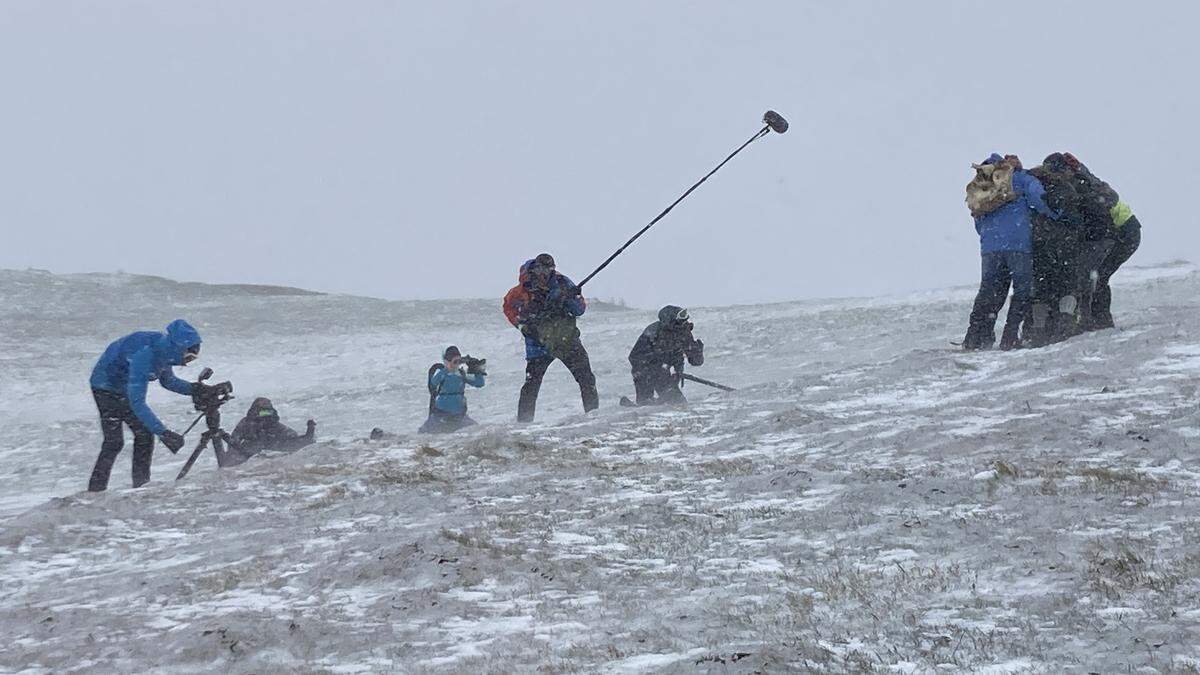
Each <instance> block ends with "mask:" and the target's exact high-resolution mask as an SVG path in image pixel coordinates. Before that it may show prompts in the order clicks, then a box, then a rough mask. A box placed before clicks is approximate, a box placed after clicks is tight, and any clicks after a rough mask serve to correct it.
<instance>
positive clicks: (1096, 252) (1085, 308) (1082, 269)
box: [1075, 239, 1116, 332]
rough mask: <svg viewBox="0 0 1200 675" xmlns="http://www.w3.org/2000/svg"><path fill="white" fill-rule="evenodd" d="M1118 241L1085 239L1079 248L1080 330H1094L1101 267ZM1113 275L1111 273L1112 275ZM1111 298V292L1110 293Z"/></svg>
mask: <svg viewBox="0 0 1200 675" xmlns="http://www.w3.org/2000/svg"><path fill="white" fill-rule="evenodd" d="M1115 243H1116V241H1114V240H1112V239H1101V240H1100V241H1085V242H1083V244H1082V246H1081V247H1080V250H1079V269H1078V272H1079V273H1078V277H1077V278H1078V287H1077V290H1076V293H1075V299H1076V300H1078V307H1079V309H1078V310H1077V314H1078V316H1079V328H1078V331H1079V332H1082V331H1085V330H1092V325H1093V323H1094V317H1093V316H1092V309H1093V306H1094V305H1093V303H1094V302H1095V301H1096V292H1097V290H1098V289H1099V287H1100V269H1101V267H1103V266H1104V261H1105V260H1106V259H1107V258H1108V254H1109V251H1111V250H1112V248H1113V245H1114V244H1115ZM1110 276H1111V275H1110ZM1109 297H1110V300H1111V293H1110V296H1109Z"/></svg>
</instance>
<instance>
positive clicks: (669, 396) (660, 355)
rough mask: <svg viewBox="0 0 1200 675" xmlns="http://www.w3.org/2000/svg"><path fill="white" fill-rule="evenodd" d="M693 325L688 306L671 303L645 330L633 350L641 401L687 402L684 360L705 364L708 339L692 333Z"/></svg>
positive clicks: (634, 378)
mask: <svg viewBox="0 0 1200 675" xmlns="http://www.w3.org/2000/svg"><path fill="white" fill-rule="evenodd" d="M692 329H693V326H692V323H691V321H689V317H688V311H687V310H686V309H683V308H682V307H676V306H674V305H667V306H666V307H663V308H662V309H661V310H659V312H658V321H655V322H654V323H652V324H650V325H649V326H646V330H644V331H642V334H641V336H640V337H638V340H637V342H636V343H635V344H634V345H633V349H632V350H631V351H630V352H629V364H630V365H631V366H633V387H634V390H635V391H636V392H637V404H638V405H656V404H662V403H669V404H681V403H687V399H685V398H684V396H683V391H682V390H681V389H680V388H679V382H680V380H681V379H682V378H683V361H684V359H685V358H686V359H687V361H688V363H690V364H691V365H693V366H700V365H703V364H704V343H703V342H701V341H699V340H697V339H695V338H694V337H692Z"/></svg>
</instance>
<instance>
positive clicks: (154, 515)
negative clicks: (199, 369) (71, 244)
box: [0, 264, 1200, 673]
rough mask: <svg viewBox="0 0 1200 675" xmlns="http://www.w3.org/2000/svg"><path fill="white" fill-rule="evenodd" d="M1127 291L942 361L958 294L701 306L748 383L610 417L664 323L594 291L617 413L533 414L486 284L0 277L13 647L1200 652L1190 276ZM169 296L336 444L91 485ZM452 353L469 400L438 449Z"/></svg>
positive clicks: (180, 402) (441, 652)
mask: <svg viewBox="0 0 1200 675" xmlns="http://www.w3.org/2000/svg"><path fill="white" fill-rule="evenodd" d="M1118 279H1119V281H1120V283H1118V284H1117V287H1116V296H1117V298H1116V310H1117V311H1116V317H1117V321H1118V323H1119V324H1120V326H1121V328H1120V329H1119V330H1110V331H1104V332H1101V333H1097V334H1092V335H1088V336H1085V337H1081V338H1077V339H1074V340H1071V341H1069V342H1067V343H1064V344H1060V345H1055V346H1052V347H1049V348H1046V349H1042V350H1036V351H1020V352H1015V353H999V352H988V353H976V354H961V353H957V352H953V351H952V350H950V349H949V345H948V340H950V339H957V338H958V337H960V335H961V333H962V331H963V328H964V326H965V318H966V314H967V311H968V308H969V302H970V298H971V294H972V293H971V289H969V288H960V289H950V290H947V291H944V292H936V293H923V294H916V295H911V296H906V297H897V298H881V299H864V300H837V301H810V302H797V303H786V304H777V305H765V306H747V307H733V308H719V309H717V308H712V309H706V308H699V309H694V310H693V315H694V317H695V320H696V324H697V334H698V336H700V337H702V338H703V339H704V340H705V342H706V344H707V345H708V350H709V363H708V364H707V365H705V366H704V367H703V368H702V369H699V370H697V374H700V375H703V376H706V377H710V378H712V379H715V380H718V381H723V382H728V383H729V384H733V385H735V386H738V387H740V388H741V390H740V391H739V392H737V393H735V394H717V393H711V392H710V391H707V390H705V389H703V388H702V387H698V386H697V387H693V386H689V387H688V388H687V393H688V394H689V396H691V397H692V401H693V404H692V405H691V406H690V407H689V408H687V409H678V410H630V409H622V408H620V407H618V406H617V405H616V399H617V397H618V396H619V395H621V394H627V393H630V392H631V389H632V385H631V383H630V381H629V377H628V365H627V362H626V361H625V354H626V353H627V350H628V348H629V346H630V345H631V343H632V341H633V340H634V339H635V338H636V336H637V333H638V331H640V330H641V328H642V327H643V326H644V325H645V324H646V323H648V322H649V321H650V320H651V318H652V316H653V314H654V312H653V311H643V310H623V309H617V308H596V310H595V311H593V312H591V313H589V315H588V316H587V318H586V320H585V321H584V322H582V328H583V331H584V337H585V343H586V344H587V346H588V348H589V350H590V351H591V353H592V361H593V365H594V366H595V369H596V372H597V375H598V378H599V385H600V390H601V395H602V397H603V407H602V409H601V410H600V411H599V412H598V413H596V414H593V415H590V416H585V415H582V414H581V413H580V412H579V398H578V389H577V388H576V387H575V386H574V382H573V381H572V380H571V379H570V377H569V375H568V374H567V373H566V371H565V369H562V368H561V366H555V367H554V368H553V369H552V370H551V372H550V374H549V375H548V376H547V382H546V386H545V388H544V389H543V393H542V399H541V408H540V410H539V413H540V416H539V422H538V423H537V424H534V425H531V426H526V427H517V426H516V425H514V424H513V423H512V418H513V416H514V413H515V407H516V392H517V388H518V387H519V385H520V382H521V381H522V379H523V375H522V367H523V361H522V358H521V347H520V342H519V336H518V335H517V333H516V332H515V331H513V330H512V329H511V328H509V327H508V326H507V324H506V323H505V322H504V320H503V317H502V316H501V315H500V312H499V307H498V305H499V300H498V299H497V300H492V301H461V302H459V301H456V302H447V303H433V302H419V303H418V302H384V301H380V300H370V299H364V298H352V297H343V296H325V295H306V294H300V293H297V292H293V291H288V290H286V289H270V288H254V287H214V286H203V285H195V284H176V283H174V282H168V281H165V280H158V279H151V278H145V277H133V276H117V275H79V276H54V275H49V274H44V273H37V272H12V271H5V272H0V364H2V370H0V429H2V430H3V434H2V435H0V462H2V466H3V471H4V474H5V476H6V480H5V481H3V484H0V514H3V515H0V528H2V533H0V629H2V630H3V632H4V634H5V640H4V646H3V647H2V648H0V670H3V671H6V672H8V671H18V672H19V671H28V672H56V673H58V672H123V673H125V672H145V671H160V672H173V673H177V672H183V673H186V672H196V673H209V672H238V673H243V672H244V673H250V672H253V673H293V672H329V673H355V672H363V673H377V672H384V673H386V672H431V671H432V672H438V671H446V672H463V673H479V672H513V671H532V670H537V669H542V670H545V671H548V672H563V671H583V672H636V671H647V670H650V671H662V670H666V671H674V670H682V671H688V672H692V671H700V672H705V671H712V672H751V671H756V670H758V671H764V672H782V671H812V670H824V671H842V672H864V671H873V670H874V671H880V672H933V671H935V670H943V669H944V670H950V671H957V670H964V669H972V670H976V671H978V672H988V673H1015V672H1081V673H1082V672H1089V671H1095V672H1118V671H1120V672H1125V671H1127V670H1128V671H1138V669H1139V668H1141V669H1147V670H1145V672H1195V671H1196V670H1197V669H1200V666H1198V664H1200V578H1198V575H1200V501H1198V499H1200V469H1197V464H1196V460H1195V453H1196V448H1197V445H1198V444H1200V415H1198V414H1197V406H1196V400H1197V398H1196V393H1197V376H1198V375H1200V339H1197V337H1196V336H1197V335H1200V314H1198V313H1197V311H1196V310H1197V297H1198V295H1200V273H1197V272H1196V271H1194V269H1193V268H1192V267H1191V266H1188V265H1182V264H1181V265H1170V266H1162V267H1157V268H1145V269H1130V270H1128V271H1123V272H1122V273H1121V275H1120V276H1119V277H1118ZM663 300H664V301H668V300H670V299H669V298H664V299H663ZM177 316H183V317H187V318H189V319H190V320H192V321H193V322H194V323H195V324H196V325H197V326H198V327H199V328H200V330H201V333H202V334H203V335H204V337H205V344H204V352H203V356H202V359H201V361H200V362H199V363H198V364H197V366H204V365H208V366H211V367H213V368H214V369H215V370H216V372H217V378H218V379H231V380H233V382H234V384H235V387H236V393H237V394H238V396H239V398H238V399H237V400H236V401H235V402H234V403H233V404H231V406H230V410H229V411H227V412H226V415H227V417H228V418H230V419H229V422H230V424H229V425H228V426H232V423H233V422H234V421H235V418H236V416H238V415H239V414H240V413H242V412H244V409H245V407H246V406H248V405H249V401H250V400H251V399H252V398H253V397H254V396H259V395H266V396H270V397H272V398H273V399H274V400H275V402H276V404H277V405H278V406H279V408H280V409H281V411H282V414H283V416H284V421H285V422H290V423H292V424H293V426H298V427H303V421H304V419H305V418H307V417H315V418H317V420H318V421H319V423H320V427H319V429H318V432H319V434H320V436H321V437H322V438H323V439H328V440H324V441H323V442H322V443H320V444H319V445H318V446H316V447H314V448H310V449H308V450H305V451H302V452H300V453H297V454H295V455H292V456H287V457H277V458H272V459H264V460H261V461H253V462H251V463H249V464H247V465H245V466H242V467H238V468H235V469H230V470H224V471H217V470H216V469H215V467H214V462H213V460H212V457H211V455H210V456H206V457H204V458H203V459H202V460H201V462H200V463H199V464H198V466H197V469H196V470H195V471H193V473H192V474H191V475H190V476H189V477H188V478H187V480H185V481H183V482H181V483H179V484H176V483H174V482H173V481H172V480H171V479H172V478H173V477H174V474H175V473H176V472H177V470H178V468H179V466H180V465H181V463H182V461H183V457H182V455H184V454H186V452H185V453H181V455H180V456H172V455H170V454H168V453H166V452H165V451H163V450H161V449H160V450H159V451H158V453H157V456H156V458H155V462H156V464H155V470H154V481H153V482H152V483H151V485H149V486H147V487H146V488H144V489H141V490H136V491H135V490H129V489H128V485H129V458H128V453H126V454H125V455H123V456H122V458H121V459H120V460H119V462H118V465H117V470H116V471H115V472H114V476H113V481H112V485H113V488H114V489H111V490H110V491H109V492H107V493H104V494H99V495H94V494H89V493H86V492H80V490H81V489H82V488H83V486H84V485H85V484H86V479H87V474H88V472H89V470H90V468H91V464H92V462H93V461H94V459H95V455H96V452H97V449H98V445H99V430H98V428H97V427H98V425H97V424H96V421H95V419H94V418H95V410H94V406H93V404H92V401H91V399H90V394H89V392H88V389H87V384H86V381H87V375H88V372H89V369H90V367H91V365H92V363H93V361H94V359H95V358H96V356H97V354H98V353H99V351H100V350H101V349H102V348H103V347H104V346H105V344H107V342H108V341H109V340H111V339H113V338H116V337H118V336H120V335H122V334H124V333H125V332H128V331H129V330H133V329H138V328H159V327H161V326H163V325H165V324H166V323H167V322H168V321H169V320H170V319H173V318H176V317H177ZM449 343H455V344H458V345H459V346H460V347H462V348H463V350H464V351H466V352H470V353H472V354H474V355H477V356H484V357H487V358H488V359H489V365H490V370H491V372H492V374H493V377H492V378H491V379H490V381H489V383H488V386H487V388H485V389H484V390H482V391H478V392H472V397H471V406H472V414H473V416H475V417H476V419H478V420H479V421H481V422H482V423H483V424H482V425H481V426H480V427H479V428H477V429H475V430H473V431H471V432H469V433H465V434H462V435H459V436H455V437H445V438H427V437H420V436H417V435H416V434H413V433H412V430H413V429H415V428H416V427H417V426H418V425H419V423H420V421H421V419H422V418H423V416H424V410H425V406H426V400H427V399H426V393H425V385H424V381H423V379H424V373H425V369H426V367H427V366H428V364H429V363H430V362H432V361H434V360H436V359H437V356H438V355H439V353H440V351H441V349H442V348H443V347H444V346H445V345H446V344H449ZM181 372H182V373H187V372H188V371H187V370H184V371H181ZM152 404H153V405H154V407H155V408H156V409H157V410H158V411H159V412H160V414H161V415H162V416H163V417H164V419H165V420H168V423H169V424H171V425H174V426H175V427H176V428H181V427H183V426H185V425H186V423H187V422H189V421H190V418H191V414H190V408H189V406H188V404H187V401H186V400H185V399H183V398H180V397H176V396H174V395H171V394H168V393H166V392H163V391H161V390H157V389H155V390H154V391H153V394H152ZM374 426H381V427H383V428H384V429H386V430H388V431H390V432H395V433H397V434H399V435H398V436H396V437H395V438H393V439H392V440H388V441H385V442H375V443H370V442H366V441H364V440H362V439H363V438H364V437H365V436H366V434H367V432H368V431H369V430H370V429H371V427H374ZM1151 669H1153V670H1151Z"/></svg>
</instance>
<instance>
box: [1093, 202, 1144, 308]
mask: <svg viewBox="0 0 1200 675" xmlns="http://www.w3.org/2000/svg"><path fill="white" fill-rule="evenodd" d="M1109 238H1110V239H1112V240H1113V246H1112V248H1110V249H1109V250H1108V255H1107V256H1106V257H1105V258H1104V262H1103V263H1101V265H1100V269H1099V277H1098V278H1097V279H1096V293H1095V297H1094V298H1093V300H1092V323H1091V325H1088V326H1084V330H1103V329H1105V328H1113V327H1114V324H1113V315H1112V288H1110V287H1109V280H1110V279H1112V275H1113V274H1115V273H1116V271H1117V269H1119V268H1120V267H1121V265H1124V264H1125V261H1127V260H1129V258H1130V257H1131V256H1132V255H1133V254H1134V252H1135V251H1137V250H1138V246H1141V244H1142V223H1141V222H1140V221H1138V219H1137V216H1135V215H1133V209H1131V208H1130V207H1129V205H1128V204H1126V203H1125V202H1117V205H1116V206H1114V207H1113V208H1112V228H1111V229H1110V230H1109Z"/></svg>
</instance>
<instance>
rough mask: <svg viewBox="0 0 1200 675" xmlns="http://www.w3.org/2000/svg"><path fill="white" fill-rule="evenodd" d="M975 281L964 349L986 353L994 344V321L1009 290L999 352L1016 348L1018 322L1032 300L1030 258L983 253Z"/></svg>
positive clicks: (1020, 254) (1016, 253) (1018, 254)
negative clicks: (973, 300) (977, 280)
mask: <svg viewBox="0 0 1200 675" xmlns="http://www.w3.org/2000/svg"><path fill="white" fill-rule="evenodd" d="M981 257H982V268H981V275H980V281H979V293H978V294H977V295H976V296H975V305H974V307H972V308H971V320H970V325H969V326H968V327H967V336H966V337H965V338H963V348H964V349H988V348H990V347H991V346H992V345H993V344H995V342H996V318H997V315H998V314H999V313H1000V309H1001V308H1002V307H1004V301H1005V299H1007V297H1008V289H1009V286H1010V285H1011V286H1012V291H1013V295H1012V303H1011V304H1010V305H1009V307H1008V320H1007V321H1006V322H1005V324H1004V335H1003V337H1002V338H1001V339H1000V348H1001V349H1009V348H1012V347H1015V346H1017V342H1018V336H1019V332H1020V329H1021V321H1022V320H1024V318H1025V314H1026V313H1027V312H1028V311H1029V302H1030V298H1031V297H1032V296H1033V258H1032V255H1031V254H1029V253H1027V252H1021V251H997V252H994V253H984V254H983V255H982V256H981Z"/></svg>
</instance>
